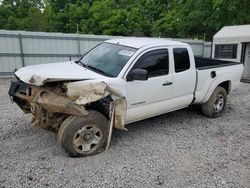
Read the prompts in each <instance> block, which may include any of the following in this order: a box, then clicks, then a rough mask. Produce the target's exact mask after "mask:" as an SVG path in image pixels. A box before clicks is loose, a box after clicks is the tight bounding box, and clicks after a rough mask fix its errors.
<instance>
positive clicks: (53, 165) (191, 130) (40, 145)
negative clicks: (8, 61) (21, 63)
mask: <svg viewBox="0 0 250 188" xmlns="http://www.w3.org/2000/svg"><path fill="white" fill-rule="evenodd" d="M8 87H9V82H8V81H6V80H5V81H3V80H2V81H0V112H1V113H0V125H1V126H0V142H1V146H0V187H45V186H48V187H73V186H74V187H144V188H145V187H250V84H241V86H240V88H239V89H238V90H237V91H235V92H233V93H232V94H231V96H230V97H229V100H228V106H227V108H226V110H225V113H224V115H223V116H222V117H220V118H217V119H209V118H206V117H204V116H202V115H201V114H200V113H199V112H198V111H196V110H194V109H190V108H188V109H184V110H180V111H177V112H173V113H169V114H166V115H162V116H159V117H156V118H151V119H149V120H144V121H140V122H137V123H133V124H130V125H128V126H127V128H128V131H127V132H123V131H115V132H114V134H113V138H112V142H111V147H110V148H109V150H108V151H107V152H104V153H101V154H99V155H96V156H92V157H86V158H69V157H67V155H66V154H65V152H64V151H63V150H62V149H61V148H60V147H59V145H58V143H57V139H56V138H57V137H56V135H55V134H54V133H52V132H49V131H47V130H43V129H35V128H32V127H31V126H30V124H31V123H30V122H31V116H30V115H24V114H23V112H22V111H21V110H20V109H19V108H18V107H17V105H15V104H11V102H10V100H9V98H8V96H7V90H8Z"/></svg>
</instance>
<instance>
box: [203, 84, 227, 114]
mask: <svg viewBox="0 0 250 188" xmlns="http://www.w3.org/2000/svg"><path fill="white" fill-rule="evenodd" d="M226 103H227V92H226V90H225V89H224V88H223V87H220V86H218V87H217V88H215V90H214V92H213V94H212V95H211V97H210V98H209V100H208V101H207V102H206V103H204V104H202V105H201V109H202V113H203V114H204V115H205V116H207V117H211V118H216V117H219V116H221V114H222V112H223V111H224V109H225V106H226Z"/></svg>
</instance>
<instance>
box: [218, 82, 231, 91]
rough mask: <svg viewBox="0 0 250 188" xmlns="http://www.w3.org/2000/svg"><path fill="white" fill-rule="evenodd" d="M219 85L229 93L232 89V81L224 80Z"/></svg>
mask: <svg viewBox="0 0 250 188" xmlns="http://www.w3.org/2000/svg"><path fill="white" fill-rule="evenodd" d="M218 86H220V87H223V88H224V89H225V90H226V92H227V94H229V93H230V91H231V82H230V81H225V82H222V83H220V85H218Z"/></svg>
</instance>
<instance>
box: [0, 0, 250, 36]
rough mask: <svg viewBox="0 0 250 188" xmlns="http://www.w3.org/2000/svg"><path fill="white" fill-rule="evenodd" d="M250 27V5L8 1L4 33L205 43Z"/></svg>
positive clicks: (2, 17)
mask: <svg viewBox="0 0 250 188" xmlns="http://www.w3.org/2000/svg"><path fill="white" fill-rule="evenodd" d="M240 24H250V1H249V0H2V1H0V29H9V30H26V31H45V32H63V33H76V32H79V33H85V34H105V35H122V36H149V37H179V38H202V39H203V37H206V39H208V40H211V38H212V36H213V35H214V34H215V33H216V32H217V31H218V30H219V29H220V28H221V27H223V26H225V25H240Z"/></svg>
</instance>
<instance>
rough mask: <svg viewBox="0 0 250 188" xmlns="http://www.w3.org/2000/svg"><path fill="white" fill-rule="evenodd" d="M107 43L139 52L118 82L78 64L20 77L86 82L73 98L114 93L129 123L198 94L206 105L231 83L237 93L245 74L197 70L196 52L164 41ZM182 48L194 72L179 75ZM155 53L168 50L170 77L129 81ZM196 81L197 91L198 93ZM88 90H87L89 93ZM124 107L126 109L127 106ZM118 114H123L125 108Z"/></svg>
mask: <svg viewBox="0 0 250 188" xmlns="http://www.w3.org/2000/svg"><path fill="white" fill-rule="evenodd" d="M107 42H109V43H115V44H117V43H119V44H121V45H126V46H130V47H135V48H139V49H138V50H137V51H136V52H135V53H134V54H133V55H132V56H131V58H130V60H129V61H128V63H127V64H126V65H125V66H124V68H123V69H122V71H121V72H120V73H119V75H118V77H116V78H109V77H106V76H102V75H100V74H97V73H95V72H93V71H90V70H87V69H85V68H84V67H81V66H80V65H77V64H76V63H74V62H65V63H56V64H46V65H36V66H30V67H26V68H22V69H20V70H18V71H17V72H16V75H17V76H18V77H19V78H20V79H21V80H22V81H24V82H26V83H30V84H35V85H38V86H40V85H42V84H44V83H45V82H51V81H65V80H73V81H74V80H85V81H79V82H72V84H71V83H70V84H68V88H69V89H70V93H71V95H72V96H74V95H75V94H76V95H79V94H83V95H88V96H89V99H94V100H98V99H99V98H100V97H101V98H102V95H103V94H104V93H105V92H104V91H106V90H107V91H110V92H111V93H112V97H113V99H116V96H118V97H119V98H121V97H124V98H125V99H126V102H127V110H126V112H125V113H126V121H125V123H130V122H133V121H138V120H141V119H145V118H149V117H152V116H156V115H159V114H163V113H167V112H170V111H174V110H177V109H181V108H184V107H187V106H188V105H189V104H190V103H191V102H192V101H193V99H194V94H195V96H196V101H195V103H204V102H206V101H207V100H208V99H209V97H210V96H211V94H212V92H213V91H214V89H215V88H216V87H217V86H218V85H219V84H220V83H222V82H224V81H230V86H231V89H232V90H233V89H234V88H235V87H236V86H237V85H238V84H239V82H240V78H241V74H242V70H243V66H242V65H241V64H239V65H233V66H225V67H220V68H211V69H205V70H196V68H195V62H194V56H193V52H192V50H191V47H190V46H189V45H188V44H184V43H181V42H174V41H168V40H164V39H145V38H122V39H114V40H109V41H107ZM178 47H181V48H186V49H187V50H188V52H189V56H190V63H191V66H190V69H188V70H186V71H183V72H180V73H175V71H174V58H173V51H172V50H173V48H178ZM155 49H168V51H169V74H168V75H165V76H159V77H153V78H149V79H148V80H145V81H130V82H128V81H126V76H127V75H128V73H129V71H130V70H131V69H132V67H133V65H134V64H135V63H136V62H137V60H138V59H139V58H140V57H141V56H142V55H143V54H145V53H147V52H149V51H152V50H155ZM196 71H197V78H196ZM211 71H216V75H217V76H216V78H214V79H213V78H211V77H210V73H211ZM32 79H33V80H32ZM196 79H198V80H196ZM166 81H167V82H172V84H171V85H167V86H163V85H162V84H163V83H165V82H166ZM196 81H197V88H196V91H195V86H196ZM104 83H105V84H104ZM78 84H79V85H78ZM71 86H72V87H71ZM78 86H79V89H78ZM106 87H107V88H106ZM74 90H76V91H74ZM85 90H87V92H86V91H85ZM79 92H80V93H79ZM84 92H85V94H84ZM91 92H93V93H95V92H97V93H95V94H94V95H92V94H90V93H91ZM194 92H195V93H194ZM83 98H84V97H83ZM85 99H86V98H84V101H81V100H80V99H79V100H80V101H78V103H79V104H85V103H86V102H87V101H88V100H89V99H86V100H85ZM90 101H91V100H90ZM122 107H124V105H123V106H122ZM118 110H119V111H121V112H123V109H122V108H119V109H118ZM117 112H118V111H117ZM122 121H123V120H122Z"/></svg>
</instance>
